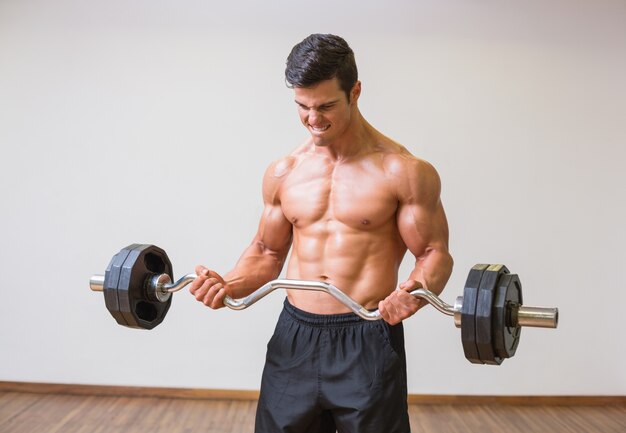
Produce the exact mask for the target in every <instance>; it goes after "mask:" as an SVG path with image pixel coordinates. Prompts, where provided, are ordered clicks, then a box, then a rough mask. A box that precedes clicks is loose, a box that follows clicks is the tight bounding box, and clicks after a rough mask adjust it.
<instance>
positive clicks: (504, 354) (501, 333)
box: [492, 274, 522, 359]
mask: <svg viewBox="0 0 626 433" xmlns="http://www.w3.org/2000/svg"><path fill="white" fill-rule="evenodd" d="M520 305H522V283H521V282H520V280H519V277H518V276H517V274H508V275H503V276H502V277H501V278H500V281H499V282H498V288H497V290H496V298H495V300H494V307H493V308H494V312H493V316H494V317H493V329H492V331H493V339H494V349H495V352H496V355H497V356H498V357H500V358H502V359H506V358H511V357H513V355H515V351H516V350H517V346H518V344H519V340H520V336H521V333H522V328H521V326H519V325H517V324H515V323H512V320H511V312H512V309H513V308H517V307H518V306H520Z"/></svg>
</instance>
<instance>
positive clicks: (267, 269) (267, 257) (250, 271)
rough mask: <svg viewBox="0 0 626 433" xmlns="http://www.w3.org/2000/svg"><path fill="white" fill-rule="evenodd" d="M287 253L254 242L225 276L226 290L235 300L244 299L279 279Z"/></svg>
mask: <svg viewBox="0 0 626 433" xmlns="http://www.w3.org/2000/svg"><path fill="white" fill-rule="evenodd" d="M285 257H286V252H284V253H283V252H276V251H272V250H269V249H267V248H266V247H265V246H264V245H263V243H262V242H258V241H255V242H253V243H252V244H251V245H250V246H249V247H248V248H247V249H246V250H245V251H244V253H243V254H242V256H241V258H240V259H239V260H238V261H237V264H236V265H235V267H234V268H233V269H232V270H231V271H230V272H228V273H227V274H226V275H224V280H225V282H226V290H227V292H228V294H229V295H230V296H231V297H233V298H242V297H244V296H247V295H249V294H250V293H252V292H254V291H255V290H256V289H258V288H259V287H261V286H262V285H264V284H265V283H267V282H268V281H271V280H273V279H275V278H277V277H278V276H279V275H280V272H281V270H282V268H283V264H284V262H285Z"/></svg>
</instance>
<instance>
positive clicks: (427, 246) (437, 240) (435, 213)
mask: <svg viewBox="0 0 626 433" xmlns="http://www.w3.org/2000/svg"><path fill="white" fill-rule="evenodd" d="M400 167H401V168H400V169H399V170H398V172H397V173H395V174H396V175H397V176H396V179H397V180H396V182H397V185H398V201H399V205H398V211H397V224H398V230H399V232H400V236H401V237H402V240H403V241H404V243H405V244H406V246H407V248H408V250H409V251H410V252H411V254H413V256H414V257H415V266H414V267H413V270H412V271H411V273H410V275H409V278H408V279H407V280H406V281H405V282H403V283H402V284H400V289H401V290H396V291H394V292H393V293H392V294H391V295H389V296H388V297H387V298H385V299H384V300H383V301H381V302H380V304H379V310H380V313H381V315H382V317H383V318H384V319H385V320H386V321H387V322H389V323H391V324H396V323H399V322H400V321H402V320H404V319H405V318H407V317H409V316H411V315H413V314H415V313H416V312H417V310H418V309H419V308H421V307H422V306H423V305H425V301H421V300H419V299H416V298H414V297H412V296H410V295H409V292H410V291H412V290H414V289H417V288H420V287H423V288H426V289H428V290H430V291H431V292H433V293H435V294H437V295H439V294H440V293H441V292H442V291H443V288H444V287H445V285H446V283H447V282H448V278H450V274H451V272H452V265H453V260H452V256H451V255H450V253H449V252H448V222H447V219H446V214H445V212H444V209H443V205H442V203H441V199H440V192H441V182H440V180H439V175H438V174H437V172H436V170H435V169H434V168H433V167H432V166H431V165H430V164H428V163H427V162H425V161H421V160H417V159H408V160H405V161H404V163H402V164H401V166H400Z"/></svg>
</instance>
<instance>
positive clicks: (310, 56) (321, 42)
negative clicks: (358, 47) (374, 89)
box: [285, 33, 358, 100]
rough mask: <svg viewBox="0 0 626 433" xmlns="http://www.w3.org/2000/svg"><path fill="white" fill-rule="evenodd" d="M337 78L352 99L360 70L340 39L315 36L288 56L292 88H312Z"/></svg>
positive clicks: (298, 45) (289, 77)
mask: <svg viewBox="0 0 626 433" xmlns="http://www.w3.org/2000/svg"><path fill="white" fill-rule="evenodd" d="M335 77H337V79H338V80H339V86H340V87H341V90H343V91H344V92H345V94H346V96H347V97H348V100H350V91H351V90H352V87H354V84H355V83H356V81H357V79H358V71H357V68H356V62H355V60H354V52H353V51H352V48H350V46H349V45H348V43H347V42H346V41H345V40H344V39H343V38H341V37H339V36H335V35H330V34H326V35H325V34H319V33H316V34H312V35H310V36H308V37H306V38H305V39H304V40H303V41H302V42H300V43H299V44H297V45H295V46H294V47H293V49H292V50H291V53H290V54H289V57H287V67H286V68H285V82H286V83H287V86H288V87H289V88H294V87H311V86H313V85H315V84H317V83H319V82H321V81H325V80H330V79H332V78H335Z"/></svg>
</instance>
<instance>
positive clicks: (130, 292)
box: [118, 245, 173, 329]
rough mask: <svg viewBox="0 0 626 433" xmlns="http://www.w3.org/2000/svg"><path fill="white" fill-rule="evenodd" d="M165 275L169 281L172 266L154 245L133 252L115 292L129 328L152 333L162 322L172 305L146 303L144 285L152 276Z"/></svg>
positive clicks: (124, 266) (171, 274)
mask: <svg viewBox="0 0 626 433" xmlns="http://www.w3.org/2000/svg"><path fill="white" fill-rule="evenodd" d="M161 273H166V274H168V275H169V276H170V278H172V279H173V273H172V264H171V262H170V260H169V258H168V257H167V254H166V253H165V251H163V250H162V249H161V248H159V247H156V246H154V245H139V246H138V247H137V248H135V249H133V250H132V251H131V252H130V253H129V255H128V258H127V259H126V261H125V262H124V265H123V266H122V272H121V275H120V284H119V288H118V292H119V295H120V308H121V310H122V312H123V314H124V317H125V318H126V320H127V322H128V326H129V327H132V328H141V329H152V328H154V327H155V326H157V325H158V324H159V323H161V322H162V321H163V319H164V318H165V315H166V314H167V311H168V310H169V307H170V305H171V302H172V297H170V298H169V299H168V300H167V301H166V302H159V301H153V300H151V299H149V297H148V295H147V293H146V290H145V284H146V280H147V279H148V278H149V277H150V276H152V275H153V274H161Z"/></svg>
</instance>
